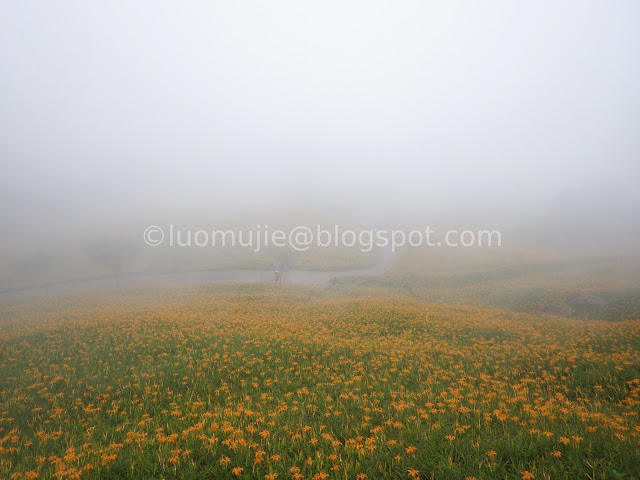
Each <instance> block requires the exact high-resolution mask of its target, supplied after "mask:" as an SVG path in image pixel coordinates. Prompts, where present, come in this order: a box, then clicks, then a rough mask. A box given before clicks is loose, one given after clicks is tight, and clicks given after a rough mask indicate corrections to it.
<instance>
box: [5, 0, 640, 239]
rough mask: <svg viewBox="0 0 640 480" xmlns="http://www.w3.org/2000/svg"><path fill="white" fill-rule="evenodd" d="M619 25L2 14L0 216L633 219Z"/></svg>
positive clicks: (500, 8)
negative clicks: (325, 212)
mask: <svg viewBox="0 0 640 480" xmlns="http://www.w3.org/2000/svg"><path fill="white" fill-rule="evenodd" d="M638 25H640V2H637V1H635V0H629V1H610V0H607V1H605V0H602V1H582V0H581V1H549V0H543V1H535V2H533V1H529V2H516V1H512V0H509V1H478V0H474V1H414V2H410V1H393V2H392V1H388V2H380V1H340V2H339V1H291V2H283V1H269V2H253V1H204V0H203V1H173V2H167V1H158V0H154V1H134V2H125V1H109V2H107V1H88V0H82V1H45V0H41V1H29V0H19V1H18V0H16V1H12V0H5V1H3V2H2V3H1V4H0V71H1V74H0V158H1V162H2V164H1V168H2V174H1V175H0V182H1V183H0V186H1V194H0V201H1V202H2V207H1V209H0V215H1V218H2V220H3V224H4V225H14V224H15V225H19V224H21V223H24V222H25V221H29V222H36V223H37V222H40V221H43V220H47V221H49V222H51V221H52V219H54V220H57V219H60V218H62V217H63V216H67V217H71V218H74V219H76V220H77V219H84V218H86V217H87V216H103V215H105V216H112V217H113V216H118V215H144V214H145V212H150V211H154V210H155V211H163V210H166V211H172V212H176V213H180V212H188V211H193V210H194V209H199V210H205V211H206V209H207V208H217V207H219V205H220V204H221V202H223V201H224V202H229V203H230V204H235V205H241V206H243V207H246V206H251V205H260V206H264V205H270V204H271V203H273V204H280V205H292V204H294V203H296V202H302V203H314V204H315V205H316V206H318V205H319V206H322V205H325V204H327V205H331V206H333V207H335V206H340V207H341V208H345V209H347V210H348V209H350V208H353V209H354V210H358V209H361V208H362V206H363V205H372V208H373V209H376V208H389V206H393V207H394V208H395V207H396V206H397V207H398V208H408V207H419V208H422V207H429V208H430V209H431V210H437V209H438V208H439V209H442V211H443V212H448V211H452V210H455V209H459V210H465V209H466V210H468V211H471V212H476V213H477V212H480V213H486V212H491V213H499V212H506V213H508V214H513V213H514V212H518V211H520V210H521V211H522V212H527V213H531V212H536V213H537V214H538V215H541V216H542V217H540V216H539V217H537V218H543V217H544V215H545V214H546V213H545V212H555V211H561V210H562V209H563V208H565V206H566V205H570V206H571V205H573V207H571V208H573V209H574V210H575V209H577V210H580V209H584V212H587V214H589V215H590V214H591V213H589V212H591V211H592V210H593V209H594V208H595V209H596V210H595V211H596V212H600V214H608V215H611V214H612V212H616V214H619V215H620V218H621V219H623V220H625V221H627V220H628V221H633V222H637V217H640V202H639V194H638V193H637V190H638V189H637V182H638V179H640V140H639V138H640V135H639V133H640V93H639V91H640V89H639V88H638V85H640V29H639V28H638ZM565 209H566V208H565ZM567 211H568V212H569V214H571V211H572V210H571V209H570V208H569V210H567ZM7 231H8V230H6V231H5V236H6V235H11V233H7Z"/></svg>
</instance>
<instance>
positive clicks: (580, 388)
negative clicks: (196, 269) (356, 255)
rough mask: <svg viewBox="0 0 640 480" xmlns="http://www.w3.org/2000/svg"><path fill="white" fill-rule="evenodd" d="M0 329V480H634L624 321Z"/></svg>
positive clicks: (274, 296) (226, 312) (39, 305)
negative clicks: (81, 479) (94, 479)
mask: <svg viewBox="0 0 640 480" xmlns="http://www.w3.org/2000/svg"><path fill="white" fill-rule="evenodd" d="M0 312H1V313H0V367H1V374H0V479H35V478H59V479H63V478H87V479H90V478H100V479H116V478H134V479H158V480H159V479H162V478H165V479H170V478H194V479H199V478H201V479H218V478H220V479H224V478H229V479H231V478H245V479H248V478H252V479H267V480H273V479H276V478H277V479H280V480H284V479H314V480H315V479H325V478H326V479H354V480H362V479H378V478H397V479H417V478H421V479H431V478H433V479H457V480H460V479H485V480H489V479H534V478H535V479H567V480H578V479H592V480H595V479H632V478H640V419H639V418H638V413H640V320H637V321H624V322H615V323H614V322H603V321H596V320H589V321H583V320H577V319H567V318H560V317H552V316H548V315H544V314H537V315H533V314H524V313H514V312H509V311H505V310H499V309H496V308H489V307H464V306H446V305H442V304H430V303H422V302H419V301H417V300H411V299H409V298H406V297H401V296H391V295H390V296H386V297H385V296H379V295H378V296H375V297H374V296H366V295H364V296H362V295H346V294H342V293H340V292H334V291H329V290H326V289H320V288H306V287H293V286H286V285H285V286H270V285H245V286H218V287H208V288H204V287H200V288H195V287H191V288H181V289H174V290H170V289H167V290H146V291H138V292H135V293H126V294H125V293H120V294H119V293H112V294H104V295H86V294H85V295H76V296H69V297H64V298H61V299H56V300H52V299H42V300H33V301H28V302H27V301H24V302H13V303H6V304H3V305H2V307H1V309H0Z"/></svg>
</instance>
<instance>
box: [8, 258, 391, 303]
mask: <svg viewBox="0 0 640 480" xmlns="http://www.w3.org/2000/svg"><path fill="white" fill-rule="evenodd" d="M395 261H396V256H395V254H394V253H393V252H392V251H391V249H390V248H385V249H383V250H382V253H381V256H380V259H379V260H378V262H377V263H376V264H375V265H372V266H370V267H365V268H353V269H346V270H288V271H286V272H283V275H282V282H283V283H288V284H292V283H293V284H301V285H321V286H326V285H329V283H330V281H331V279H333V278H340V277H350V276H353V275H380V274H381V273H384V272H386V271H387V270H389V269H390V268H391V267H392V266H393V265H394V264H395ZM273 280H274V272H273V270H245V269H233V270H205V271H199V272H184V273H154V274H149V275H132V276H128V277H122V278H121V279H120V281H119V282H118V284H116V282H115V280H114V279H113V278H100V279H96V280H87V281H77V282H67V283H59V284H54V285H47V286H42V287H31V288H25V289H21V290H14V291H9V292H0V301H3V300H21V299H28V298H34V297H45V296H56V295H65V294H69V293H78V292H89V291H96V290H115V289H127V288H146V287H165V286H171V285H175V286H185V285H205V284H210V283H220V282H263V283H268V282H273Z"/></svg>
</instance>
